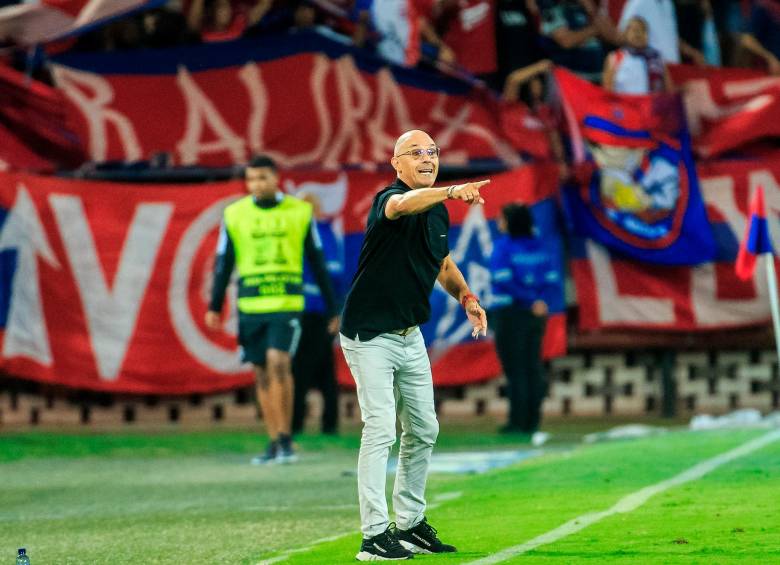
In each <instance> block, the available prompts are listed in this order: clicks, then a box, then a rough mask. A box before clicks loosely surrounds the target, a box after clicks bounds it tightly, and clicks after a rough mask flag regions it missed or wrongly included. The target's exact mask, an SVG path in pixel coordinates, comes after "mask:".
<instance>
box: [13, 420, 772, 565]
mask: <svg viewBox="0 0 780 565" xmlns="http://www.w3.org/2000/svg"><path fill="white" fill-rule="evenodd" d="M600 426H601V427H606V426H607V424H600ZM593 427H594V426H593V425H590V426H589V428H588V429H585V428H579V429H578V428H577V427H574V428H572V427H571V426H570V425H567V426H566V427H561V428H560V429H556V428H555V427H553V428H552V431H553V432H554V434H555V436H554V437H556V438H558V441H557V442H555V443H553V444H552V445H551V446H550V447H549V449H548V450H547V451H546V452H545V453H544V454H543V455H541V456H538V457H535V458H532V459H529V460H526V461H523V462H521V463H519V464H516V465H513V466H510V467H506V468H503V469H499V470H494V471H490V472H487V473H484V474H479V475H457V476H453V475H438V474H434V475H432V476H431V477H430V480H429V489H428V499H429V502H433V507H432V508H431V509H430V510H429V512H428V517H429V520H430V522H431V523H432V524H433V525H435V526H436V527H437V529H438V530H439V533H440V535H441V536H442V538H443V539H444V540H445V541H447V542H448V543H453V544H454V545H456V546H457V547H458V549H459V552H458V553H457V554H451V555H441V556H418V557H417V558H415V560H414V562H416V563H419V562H423V563H452V564H455V563H469V562H472V561H476V560H479V559H482V558H485V557H488V556H491V555H494V554H495V553H496V552H499V551H500V550H502V549H505V548H508V547H513V546H517V545H518V544H522V543H523V542H525V541H528V540H530V539H532V538H535V537H536V536H538V535H540V534H543V533H545V532H548V531H550V530H553V529H555V528H557V527H558V526H560V525H561V524H563V523H565V522H567V521H569V520H571V519H574V518H577V517H578V516H582V515H585V514H588V513H591V512H598V511H602V510H606V509H608V508H610V507H611V506H612V505H613V504H615V502H617V501H618V500H619V499H621V498H622V497H624V496H626V495H628V494H630V493H632V492H636V491H638V490H639V489H642V488H643V487H647V486H649V485H654V484H656V483H659V482H660V481H663V480H665V479H669V478H671V477H673V476H675V475H677V474H678V473H680V472H682V471H684V470H686V469H689V468H691V467H692V466H694V465H696V464H697V463H700V462H701V461H703V460H706V459H709V458H711V457H714V456H716V455H718V454H721V453H724V452H726V451H729V450H731V449H733V448H735V447H737V446H739V445H742V444H744V443H746V442H748V441H750V440H751V439H753V438H756V437H760V436H761V435H763V434H766V433H767V430H759V429H753V430H729V431H726V430H722V431H711V432H697V433H694V432H689V431H685V430H679V431H671V432H670V433H667V434H664V435H660V436H655V437H650V438H645V439H639V440H631V441H616V442H610V443H600V444H592V445H584V444H581V443H579V442H577V441H575V440H577V439H578V436H579V434H580V433H581V432H582V431H590V430H591V429H592V428H593ZM490 429H491V430H492V426H491V428H490ZM358 441H359V440H358V432H357V431H356V430H350V431H348V432H345V433H344V434H343V435H342V436H340V437H337V438H324V437H318V436H313V435H310V436H302V438H301V439H300V441H299V445H300V448H301V453H302V458H301V461H300V462H299V463H297V464H294V465H288V466H278V465H274V466H269V467H253V466H250V465H249V464H248V460H249V457H250V456H251V455H252V454H253V453H255V452H257V451H259V450H260V448H261V447H262V445H263V439H262V437H261V436H259V435H258V433H255V432H250V431H210V432H184V431H182V432H170V433H149V434H144V433H134V434H127V433H122V434H110V435H109V434H107V435H85V434H65V433H59V434H52V433H43V432H35V433H25V434H10V433H5V434H4V435H0V563H11V562H12V560H13V558H14V555H15V550H16V548H17V547H26V548H27V549H28V554H29V555H30V559H31V562H32V564H33V565H44V564H46V565H48V564H54V565H61V564H71V563H72V564H92V563H96V564H104V563H105V564H124V563H138V564H144V565H151V564H155V563H177V564H182V563H186V564H198V563H235V564H239V563H241V564H258V563H263V562H264V561H265V562H268V561H272V562H277V563H285V564H291V565H292V564H323V565H326V564H327V565H332V564H338V563H351V562H354V555H355V553H356V552H357V549H358V547H359V544H360V534H359V532H358V509H357V493H356V478H355V475H354V469H355V465H356V460H357V446H358ZM518 441H519V440H518V438H511V437H509V438H507V437H502V436H499V435H497V434H495V433H494V432H492V431H488V429H487V428H485V429H483V430H482V431H479V430H477V431H473V428H470V427H468V426H466V425H463V424H448V423H446V422H445V423H443V425H442V435H441V437H440V445H439V447H437V449H438V450H439V451H441V452H445V451H457V450H480V449H500V448H518V447H522V446H521V445H520V444H519V443H518ZM526 447H527V446H526ZM391 486H392V481H391V480H388V488H391ZM328 539H330V541H323V540H328ZM277 559H278V560H277ZM502 563H533V564H536V563H540V564H570V563H588V564H591V563H592V564H601V563H621V564H623V563H625V564H629V563H630V564H645V563H659V564H667V563H670V564H676V563H685V564H693V563H701V564H721V563H724V564H725V563H740V564H742V563H761V564H769V563H780V441H778V442H774V443H771V444H769V445H767V446H765V447H762V448H761V449H758V450H756V451H754V452H752V453H749V454H747V455H745V456H744V457H740V458H738V459H735V460H734V461H731V462H729V463H726V464H724V465H722V466H720V467H718V468H717V469H715V470H713V471H712V472H711V473H709V474H707V475H705V476H704V477H702V478H700V479H697V480H694V481H691V482H688V483H686V484H683V485H680V486H676V487H673V488H670V489H668V490H665V491H664V492H661V493H659V494H658V495H656V496H654V497H652V498H650V499H649V500H648V501H647V502H646V503H645V504H643V505H642V506H640V507H638V508H636V509H635V510H633V511H631V512H627V513H622V514H615V515H611V516H608V517H606V518H604V519H603V520H601V521H599V522H597V523H595V524H593V525H591V526H588V527H586V528H584V529H582V530H581V531H578V532H575V533H573V534H571V535H569V536H566V537H563V538H562V539H559V540H557V541H555V542H553V543H550V544H547V545H542V546H540V547H538V548H536V549H534V550H532V551H530V552H528V553H524V554H522V555H517V556H514V557H511V558H510V559H507V560H505V561H502Z"/></svg>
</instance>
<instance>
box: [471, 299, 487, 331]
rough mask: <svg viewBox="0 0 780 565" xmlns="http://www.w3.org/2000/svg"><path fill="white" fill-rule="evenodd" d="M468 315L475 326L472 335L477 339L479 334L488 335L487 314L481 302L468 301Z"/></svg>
mask: <svg viewBox="0 0 780 565" xmlns="http://www.w3.org/2000/svg"><path fill="white" fill-rule="evenodd" d="M466 317H467V318H468V319H469V322H471V326H472V327H473V328H474V329H473V330H472V332H471V337H473V338H474V339H477V338H478V337H479V334H482V335H483V336H484V335H487V327H488V325H487V314H485V311H484V310H483V309H482V306H480V305H479V302H477V301H476V300H469V301H468V302H466Z"/></svg>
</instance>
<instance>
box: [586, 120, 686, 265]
mask: <svg viewBox="0 0 780 565" xmlns="http://www.w3.org/2000/svg"><path fill="white" fill-rule="evenodd" d="M591 121H596V120H591V119H590V118H586V123H588V122H591ZM605 125H607V124H605ZM651 143H654V147H621V146H615V145H606V144H599V143H589V144H588V148H589V152H590V155H591V156H592V158H593V161H594V163H595V165H596V169H595V170H594V172H593V175H592V176H591V180H590V183H588V184H586V185H583V186H582V187H580V190H581V191H582V198H583V200H584V201H586V202H588V203H589V204H590V205H591V206H592V207H593V209H594V212H595V217H596V219H597V220H598V221H599V223H600V224H601V225H602V227H603V228H604V229H606V230H608V231H609V232H610V233H611V234H612V235H614V236H615V237H617V238H619V239H622V240H623V241H625V242H626V243H629V244H631V245H636V246H637V247H642V248H648V249H652V248H657V247H659V246H664V245H667V244H668V242H669V240H671V239H674V238H676V237H677V236H678V235H679V232H680V226H681V224H682V215H683V213H684V212H685V207H684V206H679V204H680V203H681V202H683V203H685V202H687V200H688V183H687V182H686V181H685V179H684V177H681V175H680V173H679V167H680V163H681V161H682V157H681V155H680V151H679V150H676V149H675V148H674V147H672V146H671V145H668V144H666V143H664V142H662V141H654V142H653V141H651Z"/></svg>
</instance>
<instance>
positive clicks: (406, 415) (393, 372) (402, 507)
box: [340, 328, 439, 538]
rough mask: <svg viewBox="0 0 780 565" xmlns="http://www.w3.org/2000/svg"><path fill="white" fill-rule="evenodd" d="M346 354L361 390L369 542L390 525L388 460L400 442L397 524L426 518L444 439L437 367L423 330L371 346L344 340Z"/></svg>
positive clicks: (363, 509) (364, 519)
mask: <svg viewBox="0 0 780 565" xmlns="http://www.w3.org/2000/svg"><path fill="white" fill-rule="evenodd" d="M340 338H341V348H342V349H343V350H344V357H345V358H346V360H347V364H348V365H349V368H350V370H351V371H352V376H353V377H354V379H355V383H356V384H357V395H358V402H359V403H360V412H361V417H362V420H363V436H362V439H361V441H360V455H359V457H358V496H359V499H360V522H361V530H362V532H363V536H364V537H366V538H369V537H372V536H375V535H377V534H379V533H382V532H383V531H384V530H385V529H386V528H387V526H388V524H389V523H390V518H389V515H388V511H387V499H386V497H385V484H386V479H387V459H388V456H389V454H390V448H391V447H392V446H393V444H394V443H395V439H396V433H395V430H396V414H397V417H398V419H399V420H400V421H401V445H400V449H399V452H398V470H397V472H396V476H395V487H394V489H393V509H394V510H395V515H396V524H397V525H398V527H399V528H401V529H402V530H407V529H409V528H411V527H413V526H415V525H417V523H418V522H420V520H422V518H423V515H424V513H425V483H426V480H427V478H428V465H429V463H430V459H431V451H432V450H433V445H434V443H436V436H437V435H438V434H439V422H438V420H437V419H436V411H435V409H434V404H433V380H432V377H431V362H430V360H429V359H428V352H427V351H426V349H425V342H424V341H423V337H422V332H420V329H419V328H416V329H415V330H413V331H412V332H411V333H410V334H409V335H407V336H400V335H395V334H391V333H386V334H381V335H379V336H377V337H375V338H374V339H372V340H370V341H358V340H352V339H349V338H347V337H345V336H344V335H340Z"/></svg>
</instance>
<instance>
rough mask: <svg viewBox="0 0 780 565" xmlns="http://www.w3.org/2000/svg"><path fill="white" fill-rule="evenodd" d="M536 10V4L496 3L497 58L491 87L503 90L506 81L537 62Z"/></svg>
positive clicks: (525, 0)
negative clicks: (510, 76) (496, 66)
mask: <svg viewBox="0 0 780 565" xmlns="http://www.w3.org/2000/svg"><path fill="white" fill-rule="evenodd" d="M538 21H539V7H538V6H537V4H536V0H497V2H496V58H497V63H498V72H497V75H496V80H495V82H494V85H495V86H496V88H497V89H498V90H504V88H505V85H506V80H507V77H508V76H509V75H510V74H511V73H513V72H514V71H516V70H518V69H523V68H525V67H528V66H529V65H532V64H534V63H536V62H537V61H539V60H540V59H541V58H542V52H541V49H540V48H539V27H538Z"/></svg>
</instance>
